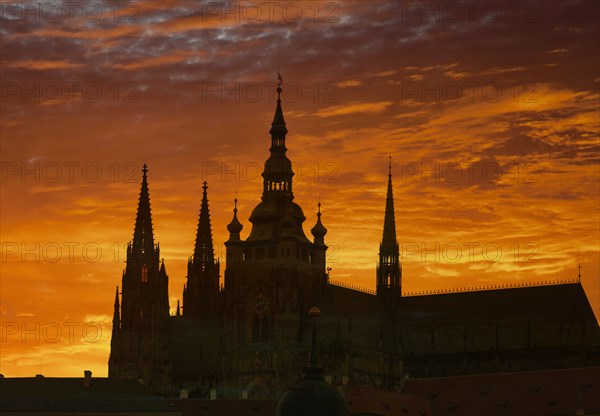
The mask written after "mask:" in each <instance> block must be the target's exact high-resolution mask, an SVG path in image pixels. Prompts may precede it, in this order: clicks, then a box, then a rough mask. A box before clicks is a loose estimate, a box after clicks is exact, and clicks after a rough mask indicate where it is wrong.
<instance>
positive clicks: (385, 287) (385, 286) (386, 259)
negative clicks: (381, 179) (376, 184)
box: [377, 156, 402, 295]
mask: <svg viewBox="0 0 600 416" xmlns="http://www.w3.org/2000/svg"><path fill="white" fill-rule="evenodd" d="M389 289H392V292H393V293H394V294H396V295H400V294H401V290H402V265H401V264H400V249H399V246H398V240H397V239H396V219H395V217H394V195H393V191H392V157H391V156H390V161H389V166H388V186H387V196H386V201H385V217H384V220H383V237H382V239H381V244H380V245H379V264H378V265H377V293H378V294H379V293H383V292H384V291H387V292H389Z"/></svg>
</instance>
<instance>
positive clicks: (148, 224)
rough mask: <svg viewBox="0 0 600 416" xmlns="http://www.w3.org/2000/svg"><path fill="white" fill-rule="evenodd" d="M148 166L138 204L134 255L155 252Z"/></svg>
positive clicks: (144, 169)
mask: <svg viewBox="0 0 600 416" xmlns="http://www.w3.org/2000/svg"><path fill="white" fill-rule="evenodd" d="M147 173H148V166H146V165H145V164H144V167H143V169H142V186H141V189H140V198H139V202H138V210H137V216H136V219H135V229H134V232H133V245H132V254H134V255H140V254H149V253H153V252H154V231H153V230H152V214H151V212H150V194H149V192H148V178H147Z"/></svg>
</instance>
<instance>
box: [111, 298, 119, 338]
mask: <svg viewBox="0 0 600 416" xmlns="http://www.w3.org/2000/svg"><path fill="white" fill-rule="evenodd" d="M120 310H121V307H120V305H119V286H117V290H116V292H115V306H114V312H113V321H112V322H113V334H114V333H115V332H116V331H118V330H119V328H120V326H121V318H120V314H119V312H120Z"/></svg>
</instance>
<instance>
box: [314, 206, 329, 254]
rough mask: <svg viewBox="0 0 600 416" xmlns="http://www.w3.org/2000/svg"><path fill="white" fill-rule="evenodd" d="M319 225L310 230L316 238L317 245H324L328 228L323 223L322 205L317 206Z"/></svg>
mask: <svg viewBox="0 0 600 416" xmlns="http://www.w3.org/2000/svg"><path fill="white" fill-rule="evenodd" d="M317 207H318V209H317V223H316V224H315V226H314V227H313V228H312V229H311V230H310V232H311V234H312V235H313V237H315V244H324V241H325V240H324V238H325V234H327V228H325V226H324V225H323V223H322V222H321V203H320V202H319V203H318V204H317Z"/></svg>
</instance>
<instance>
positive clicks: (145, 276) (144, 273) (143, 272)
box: [142, 264, 148, 283]
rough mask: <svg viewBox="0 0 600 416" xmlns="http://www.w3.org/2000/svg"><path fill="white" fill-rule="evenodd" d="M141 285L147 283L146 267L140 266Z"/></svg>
mask: <svg viewBox="0 0 600 416" xmlns="http://www.w3.org/2000/svg"><path fill="white" fill-rule="evenodd" d="M142 283H148V265H146V264H144V265H142Z"/></svg>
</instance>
